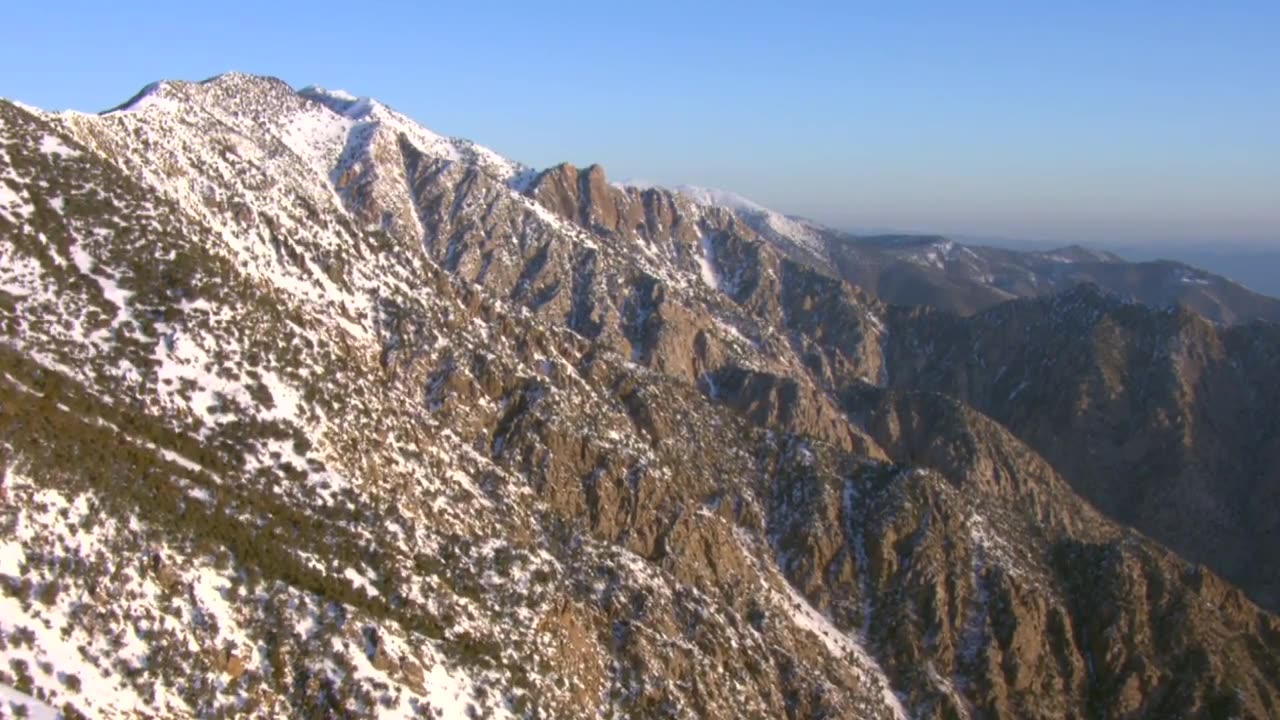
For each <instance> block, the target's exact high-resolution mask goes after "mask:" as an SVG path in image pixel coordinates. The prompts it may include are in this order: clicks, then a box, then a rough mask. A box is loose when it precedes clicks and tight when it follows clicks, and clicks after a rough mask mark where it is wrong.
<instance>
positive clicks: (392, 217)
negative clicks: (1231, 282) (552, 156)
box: [0, 74, 1280, 718]
mask: <svg viewBox="0 0 1280 720" xmlns="http://www.w3.org/2000/svg"><path fill="white" fill-rule="evenodd" d="M0 123H2V124H0V147H2V148H3V158H0V159H2V160H3V162H2V163H0V167H3V168H5V171H4V172H3V173H2V174H0V188H2V190H3V192H0V235H2V237H3V238H4V243H3V244H2V245H0V250H2V251H3V252H4V254H5V258H4V262H3V264H2V265H0V267H3V271H2V272H3V275H2V276H0V311H2V312H3V320H4V323H5V328H6V332H5V343H4V345H3V348H4V351H3V360H4V376H3V378H0V380H3V382H2V383H0V392H3V396H2V397H3V398H4V401H3V403H0V428H2V430H0V438H3V446H2V447H3V455H0V460H2V463H3V467H4V476H3V477H4V484H3V495H2V496H0V498H2V502H0V523H3V524H4V526H5V528H6V532H5V533H4V536H5V537H6V538H8V539H6V540H5V541H4V542H5V543H6V544H5V545H4V547H3V558H4V566H3V567H0V581H3V583H4V588H5V597H4V598H3V599H2V600H3V602H4V603H5V604H6V605H5V607H6V611H5V613H4V614H3V620H0V629H2V630H3V633H4V635H3V636H2V638H3V644H2V645H0V653H3V655H4V659H5V661H6V667H7V669H4V670H3V672H4V673H5V674H4V676H3V677H0V683H3V684H4V685H6V686H11V687H13V688H16V690H17V691H20V692H23V693H27V694H28V695H31V696H33V697H37V698H39V699H40V701H41V702H44V703H47V704H49V705H52V706H57V707H63V706H65V705H68V704H69V705H70V706H71V707H72V708H75V709H76V711H77V712H83V713H85V714H88V715H90V716H94V717H113V716H114V717H133V716H136V715H138V714H142V713H147V712H150V713H154V714H156V715H159V716H166V717H167V716H196V715H199V716H205V715H218V714H236V715H245V714H249V715H257V716H263V717H271V716H278V715H280V714H294V715H298V714H301V715H306V714H324V713H329V714H331V715H340V716H353V717H362V716H369V717H372V716H397V715H412V714H415V713H435V714H438V715H443V716H447V717H454V716H458V717H462V716H466V715H467V714H473V715H482V716H485V715H487V716H494V717H501V716H508V715H510V716H522V717H589V716H600V715H605V716H618V717H637V716H639V717H687V716H698V717H741V716H744V715H746V716H760V717H904V716H909V717H922V718H923V717H939V718H941V717H1132V716H1136V715H1145V716H1152V717H1156V716H1167V715H1169V714H1171V713H1174V712H1176V713H1180V714H1182V715H1184V716H1200V717H1220V716H1224V715H1230V714H1236V715H1242V716H1255V717H1266V716H1270V715H1272V714H1274V713H1275V712H1276V710H1275V707H1276V702H1277V700H1278V699H1280V698H1278V697H1277V694H1278V693H1280V679H1278V674H1277V663H1276V658H1277V657H1278V656H1280V624H1278V623H1277V620H1276V618H1275V617H1274V616H1272V615H1270V614H1268V613H1266V612H1265V611H1262V610H1259V609H1258V608H1257V607H1255V606H1254V605H1252V604H1251V603H1250V602H1249V600H1247V599H1246V598H1245V597H1244V596H1243V594H1242V593H1240V591H1238V590H1235V589H1233V588H1231V587H1230V586H1228V585H1227V584H1226V583H1224V582H1223V581H1221V580H1219V579H1218V578H1217V577H1216V576H1215V575H1214V574H1213V573H1212V572H1211V571H1209V570H1207V569H1206V568H1204V567H1202V566H1195V565H1190V564H1188V563H1186V562H1185V561H1183V560H1181V559H1179V558H1178V557H1177V556H1175V555H1173V554H1172V553H1171V552H1169V551H1167V550H1165V549H1163V548H1161V547H1160V546H1158V545H1156V544H1155V543H1153V542H1151V541H1149V540H1146V539H1145V538H1143V537H1142V536H1140V535H1138V534H1137V533H1135V532H1133V531H1131V530H1128V529H1126V528H1125V527H1123V526H1121V525H1118V524H1116V523H1114V522H1112V521H1110V520H1108V519H1106V518H1105V517H1103V516H1102V515H1100V514H1099V513H1097V512H1096V511H1094V510H1093V509H1092V508H1091V507H1090V506H1089V505H1088V504H1087V503H1086V502H1084V501H1083V500H1081V499H1080V497H1079V496H1078V495H1077V494H1076V490H1075V489H1074V488H1073V487H1072V480H1071V473H1063V474H1061V475H1060V474H1059V469H1058V468H1057V466H1055V465H1053V464H1051V462H1050V460H1047V459H1046V458H1052V455H1049V454H1046V455H1042V454H1041V453H1040V452H1037V450H1036V449H1033V448H1034V447H1036V445H1035V443H1034V442H1031V441H1030V440H1028V439H1027V438H1026V437H1025V436H1024V437H1023V439H1021V440H1020V439H1019V437H1018V436H1015V434H1014V433H1011V432H1010V431H1009V430H1006V429H1005V428H1004V427H1002V426H1001V425H999V424H997V423H996V422H995V421H993V420H992V419H990V418H989V417H988V416H987V415H984V414H983V413H982V412H979V411H978V410H975V409H973V408H971V407H969V406H966V405H964V404H962V403H960V402H957V401H956V400H953V399H949V398H947V397H943V396H939V395H931V394H922V393H921V392H919V391H918V390H919V389H923V388H924V384H923V383H922V384H921V387H920V388H916V387H915V386H910V387H908V383H907V381H906V380H905V379H904V377H905V376H904V375H903V374H901V373H900V371H899V365H898V363H900V362H901V359H900V358H899V356H898V355H897V353H898V352H899V350H900V348H902V347H905V346H904V345H901V344H900V343H901V342H904V341H903V340H899V336H902V337H904V338H911V337H913V336H912V335H911V334H910V333H912V332H914V331H915V329H917V328H919V327H923V325H924V321H922V320H920V319H919V318H918V317H915V316H912V315H911V314H910V313H909V312H908V313H905V315H904V314H903V311H899V310H896V309H893V308H887V307H885V306H883V305H881V304H880V303H879V302H878V301H876V300H875V299H873V298H871V297H870V296H868V295H866V294H865V293H864V292H862V291H861V290H859V289H858V288H856V287H854V286H851V285H849V284H847V283H845V282H843V281H841V280H840V279H837V278H835V277H833V276H832V275H831V274H830V273H828V272H825V271H824V269H823V268H821V267H814V266H813V265H811V264H807V263H805V262H799V261H797V259H796V258H794V257H792V256H790V255H789V254H788V253H786V252H780V251H779V250H778V249H776V248H775V246H774V244H773V243H771V242H770V240H769V239H768V238H766V237H763V236H761V234H759V233H757V232H756V231H755V230H754V229H753V228H752V227H751V225H750V224H748V223H747V222H744V221H743V220H742V219H741V218H740V217H739V216H738V215H737V214H735V213H734V212H731V211H728V210H725V209H723V208H715V207H707V206H704V205H698V204H696V203H693V202H690V201H689V200H688V199H687V198H685V197H682V196H680V195H679V194H674V193H670V192H666V191H662V190H659V189H645V190H640V189H634V188H629V189H627V188H617V187H614V186H612V185H610V184H609V183H608V182H607V181H606V179H605V177H604V174H603V171H602V170H601V169H599V168H598V167H592V168H587V169H581V170H580V169H577V168H573V167H571V166H567V165H566V166H560V167H557V168H552V169H549V170H545V171H541V172H533V171H529V170H528V169H526V168H523V167H521V166H519V165H518V164H515V163H510V162H507V161H505V160H502V159H501V158H499V157H497V156H496V155H494V154H493V153H491V152H489V151H486V150H484V149H482V148H479V147H478V146H474V145H473V144H470V143H466V142H464V141H455V140H450V139H445V138H440V137H439V136H437V135H434V134H433V133H430V132H429V131H426V130H425V129H423V128H420V127H419V126H417V125H416V124H413V123H411V121H408V120H407V119H405V118H404V117H403V116H401V115H399V114H397V113H394V111H391V110H390V109H388V108H385V107H384V106H381V105H380V104H378V103H375V102H372V101H368V100H358V99H353V98H350V97H349V96H344V95H340V94H337V93H330V92H327V91H321V90H318V89H308V90H304V91H300V92H294V91H293V90H292V89H290V88H289V87H288V86H287V85H285V84H283V83H281V82H279V81H276V80H272V79H269V78H259V77H254V76H246V75H238V74H231V75H225V76H219V77H218V78H214V79H212V80H209V81H206V82H204V83H163V84H159V85H156V86H154V87H151V88H149V89H148V90H147V91H145V92H144V93H142V94H140V95H139V96H138V97H136V98H135V99H134V100H132V101H131V102H130V103H127V104H126V106H125V107H124V108H122V109H120V110H117V111H115V112H111V113H107V114H104V115H102V116H87V115H74V114H63V115H52V114H46V113H40V112H36V111H31V110H29V109H26V108H23V107H19V106H16V105H12V104H8V103H0ZM1042 452H1043V450H1042ZM108 598H117V599H118V600H117V601H115V602H109V601H108V600H107V599H108ZM1101 607H1105V608H1110V610H1109V611H1107V612H1103V613H1099V612H1098V611H1097V609H1098V608H1101ZM73 678H74V679H73Z"/></svg>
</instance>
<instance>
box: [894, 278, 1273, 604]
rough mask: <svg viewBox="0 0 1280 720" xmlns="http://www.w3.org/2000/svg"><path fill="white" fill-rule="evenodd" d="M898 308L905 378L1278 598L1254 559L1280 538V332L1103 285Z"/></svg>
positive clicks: (1260, 593)
mask: <svg viewBox="0 0 1280 720" xmlns="http://www.w3.org/2000/svg"><path fill="white" fill-rule="evenodd" d="M900 315H901V317H900V318H895V320H893V321H891V322H893V327H894V334H893V335H892V341H891V342H890V343H889V344H888V345H887V350H886V352H887V354H888V355H887V357H888V358H889V359H888V361H887V365H888V366H889V367H890V368H892V370H891V372H890V383H891V384H892V385H893V386H895V387H901V388H911V389H914V390H928V391H934V392H941V393H945V394H947V395H950V396H952V397H955V398H957V399H959V400H961V401H963V402H965V403H968V404H970V405H972V406H973V407H975V408H978V409H980V410H982V411H983V412H984V413H986V414H988V415H990V416H991V417H992V418H995V419H996V420H998V421H999V422H1001V423H1002V424H1004V425H1005V426H1007V427H1008V428H1009V429H1011V430H1012V431H1013V432H1015V433H1016V434H1017V435H1018V436H1019V437H1021V438H1023V439H1024V440H1025V441H1026V442H1027V443H1029V444H1030V445H1032V446H1033V447H1035V448H1037V449H1038V450H1039V451H1040V452H1041V453H1043V454H1044V456H1045V457H1046V458H1047V459H1048V460H1049V461H1050V462H1051V463H1052V464H1053V466H1054V467H1055V468H1058V469H1059V470H1060V471H1061V472H1062V474H1063V475H1064V476H1066V477H1067V478H1069V479H1070V481H1071V482H1072V484H1073V485H1074V486H1075V487H1076V488H1077V489H1078V490H1079V491H1080V492H1081V493H1082V494H1083V495H1084V496H1085V497H1087V498H1088V499H1089V500H1090V501H1092V502H1093V503H1094V504H1095V505H1097V507H1099V508H1100V509H1102V510H1103V511H1105V512H1107V513H1108V514H1109V515H1111V516H1112V517H1114V518H1116V519H1118V520H1120V521H1122V522H1124V523H1126V524H1130V525H1132V526H1134V527H1136V528H1138V529H1140V530H1142V531H1143V532H1146V533H1149V534H1150V535H1151V536H1152V537H1154V538H1156V539H1158V540H1160V541H1162V542H1164V543H1167V544H1168V545H1169V546H1170V547H1172V548H1174V549H1175V550H1177V551H1179V552H1180V553H1182V554H1183V555H1185V556H1186V557H1188V558H1190V559H1193V560H1197V561H1200V562H1204V563H1207V564H1209V565H1211V566H1212V567H1214V568H1215V569H1216V570H1217V571H1219V572H1221V573H1223V574H1224V575H1225V576H1226V577H1228V578H1229V579H1231V580H1232V581H1234V582H1236V583H1238V584H1240V585H1241V586H1242V587H1244V588H1245V589H1247V590H1248V591H1249V592H1250V594H1251V595H1252V596H1253V597H1254V598H1255V599H1256V600H1258V602H1260V603H1262V604H1263V605H1265V606H1268V607H1271V608H1275V607H1277V606H1278V604H1280V584H1278V583H1280V579H1278V577H1277V575H1276V569H1275V568H1274V567H1272V566H1270V565H1269V564H1267V563H1259V562H1257V552H1258V551H1259V549H1260V548H1267V547H1274V546H1275V544H1276V542H1277V541H1280V535H1278V534H1277V531H1278V530H1280V524H1278V523H1280V517H1277V516H1276V514H1275V513H1274V512H1273V505H1274V503H1272V502H1270V500H1268V498H1273V497H1275V495H1276V493H1277V492H1280V475H1277V473H1276V471H1275V468H1276V467H1277V464H1276V463H1277V461H1278V460H1280V456H1277V454H1276V452H1277V447H1278V446H1277V444H1276V440H1275V438H1276V434H1275V429H1276V422H1277V418H1276V412H1275V408H1276V407H1277V406H1276V402H1277V401H1280V397H1277V395H1276V389H1275V383H1274V379H1275V378H1276V377H1277V376H1278V375H1280V327H1278V326H1275V325H1270V324H1265V323H1256V324H1251V325H1238V326H1234V327H1230V328H1220V327H1216V326H1214V325H1212V324H1211V323H1209V322H1207V321H1205V320H1204V319H1203V318H1201V317H1200V316H1198V315H1196V314H1195V313H1191V312H1189V311H1185V310H1178V311H1166V310H1155V309H1151V308H1146V307H1143V306H1140V305H1131V304H1125V303H1123V302H1121V301H1119V300H1117V299H1115V298H1113V297H1110V296H1107V295H1105V294H1103V293H1101V292H1100V291H1099V290H1098V289H1097V288H1094V287H1091V286H1082V287H1080V288H1077V289H1076V290H1074V291H1072V292H1070V293H1067V294H1064V295H1060V296H1056V297H1054V298H1052V299H1047V300H1034V301H1020V302H1016V303H1010V304H1008V305H1003V306H1000V307H997V308H994V309H992V310H988V311H986V312H984V313H980V314H979V315H976V316H974V317H973V318H968V319H960V318H955V317H953V316H948V315H944V314H941V313H937V312H931V311H927V310H925V311H908V310H905V309H904V310H902V311H900ZM899 320H900V321H899ZM926 347H927V348H928V351H927V352H925V351H922V349H923V348H926Z"/></svg>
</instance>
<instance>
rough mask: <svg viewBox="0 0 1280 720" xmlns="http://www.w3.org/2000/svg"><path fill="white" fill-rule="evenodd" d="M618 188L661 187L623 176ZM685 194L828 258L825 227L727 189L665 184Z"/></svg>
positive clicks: (763, 233)
mask: <svg viewBox="0 0 1280 720" xmlns="http://www.w3.org/2000/svg"><path fill="white" fill-rule="evenodd" d="M615 186H616V187H619V188H623V189H626V188H634V189H637V190H648V189H650V188H658V187H661V186H659V185H656V184H654V183H651V182H648V181H645V180H624V181H621V182H618V183H615ZM666 189H668V190H670V191H671V192H674V193H677V194H679V195H683V196H684V197H685V198H687V199H688V200H689V201H690V202H693V203H694V204H696V205H702V206H704V207H719V208H724V209H726V210H730V211H732V212H733V213H734V214H735V215H737V216H738V217H739V218H741V219H742V220H743V221H744V222H746V223H747V225H749V226H750V227H751V229H753V230H755V231H756V232H757V233H759V234H760V235H761V236H763V237H764V238H765V239H766V240H769V241H771V242H774V243H776V244H781V245H783V246H784V247H785V246H792V247H794V248H797V249H800V250H802V251H804V252H806V253H810V254H813V255H816V256H817V257H819V258H822V259H826V248H825V246H824V241H823V233H824V232H825V228H823V227H822V226H821V225H818V224H817V223H813V222H810V221H808V220H804V219H800V218H794V217H790V216H788V215H784V214H782V213H780V212H777V211H776V210H770V209H769V208H767V207H765V206H763V205H761V204H760V203H758V202H756V201H754V200H751V199H749V198H746V197H743V196H742V195H739V194H737V193H734V192H729V191H727V190H718V189H715V188H705V187H699V186H696V185H675V186H673V187H670V188H666Z"/></svg>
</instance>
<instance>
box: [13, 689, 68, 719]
mask: <svg viewBox="0 0 1280 720" xmlns="http://www.w3.org/2000/svg"><path fill="white" fill-rule="evenodd" d="M20 707H21V708H24V709H25V710H26V712H27V714H26V717H27V718H28V719H29V720H59V718H61V717H62V714H61V713H59V712H58V711H57V710H55V709H53V707H52V706H50V705H47V704H45V703H42V702H40V701H39V700H37V699H35V698H33V697H31V696H30V695H27V694H25V693H21V692H18V691H17V690H15V689H13V688H11V687H9V686H8V685H5V684H4V683H0V710H3V711H4V716H5V717H19V715H18V708H20Z"/></svg>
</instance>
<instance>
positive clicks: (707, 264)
mask: <svg viewBox="0 0 1280 720" xmlns="http://www.w3.org/2000/svg"><path fill="white" fill-rule="evenodd" d="M698 242H699V244H700V246H701V248H702V254H701V255H699V256H698V271H699V273H700V274H701V275H702V281H703V282H705V283H706V284H707V285H708V286H709V287H710V288H711V289H712V290H719V289H720V276H719V275H718V274H717V273H716V249H715V247H713V246H712V245H711V240H710V239H708V238H707V236H706V235H704V234H702V233H701V232H699V233H698Z"/></svg>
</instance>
